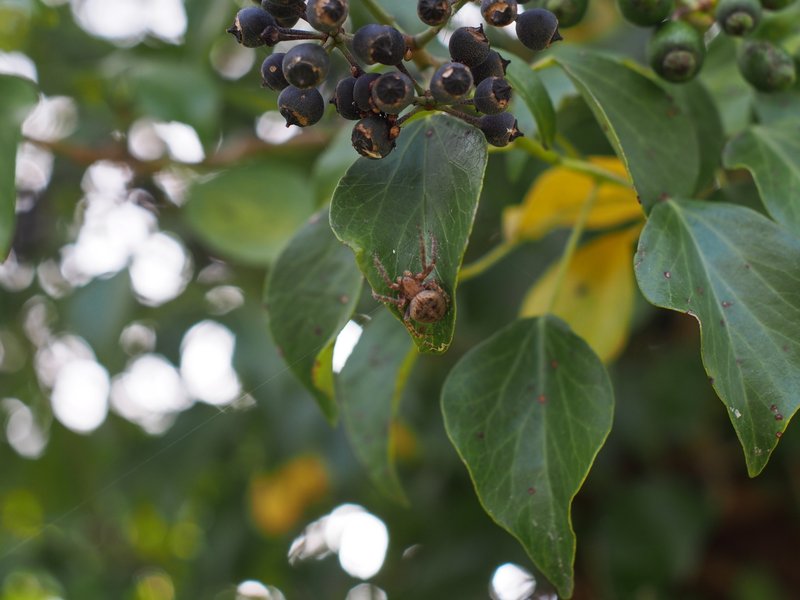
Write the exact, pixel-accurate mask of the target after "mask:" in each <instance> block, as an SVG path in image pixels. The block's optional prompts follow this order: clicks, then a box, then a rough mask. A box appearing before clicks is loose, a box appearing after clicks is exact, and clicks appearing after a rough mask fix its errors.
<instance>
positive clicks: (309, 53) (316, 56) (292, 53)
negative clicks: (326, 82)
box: [283, 43, 330, 89]
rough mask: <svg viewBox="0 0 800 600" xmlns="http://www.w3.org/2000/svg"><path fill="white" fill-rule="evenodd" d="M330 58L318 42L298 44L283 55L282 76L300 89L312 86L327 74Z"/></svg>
mask: <svg viewBox="0 0 800 600" xmlns="http://www.w3.org/2000/svg"><path fill="white" fill-rule="evenodd" d="M329 66H330V59H329V58H328V53H327V52H325V50H324V49H323V48H322V46H320V45H319V44H312V43H309V44H299V45H297V46H294V47H293V48H292V49H290V50H289V51H288V52H287V53H286V56H284V57H283V76H284V77H286V81H288V82H289V83H290V84H292V85H293V86H295V87H298V88H300V89H308V88H313V87H314V86H316V85H318V84H319V83H320V82H321V81H322V80H323V79H325V76H326V75H327V74H328V67H329Z"/></svg>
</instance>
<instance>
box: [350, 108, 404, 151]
mask: <svg viewBox="0 0 800 600" xmlns="http://www.w3.org/2000/svg"><path fill="white" fill-rule="evenodd" d="M350 140H351V141H352V143H353V148H355V149H356V152H358V153H359V154H360V155H361V156H365V157H367V158H372V159H379V158H385V157H386V156H387V155H388V154H389V153H390V152H391V151H392V150H393V149H394V139H393V138H392V135H391V128H390V127H389V123H388V122H387V121H386V119H383V118H381V117H378V116H371V117H365V118H363V119H361V120H360V121H359V122H358V123H356V124H355V127H353V135H352V137H351V138H350Z"/></svg>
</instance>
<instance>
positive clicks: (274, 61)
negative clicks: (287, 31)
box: [261, 52, 289, 91]
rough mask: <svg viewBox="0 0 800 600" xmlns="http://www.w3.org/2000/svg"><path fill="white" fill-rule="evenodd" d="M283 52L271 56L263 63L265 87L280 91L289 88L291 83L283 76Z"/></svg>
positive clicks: (262, 75) (262, 78) (262, 74)
mask: <svg viewBox="0 0 800 600" xmlns="http://www.w3.org/2000/svg"><path fill="white" fill-rule="evenodd" d="M284 56H286V55H285V54H284V53H283V52H276V53H275V54H270V55H269V56H267V58H265V59H264V62H263V63H261V81H262V84H263V87H266V88H269V89H271V90H275V91H280V90H282V89H284V88H286V87H289V82H288V81H286V78H285V77H284V76H283V57H284Z"/></svg>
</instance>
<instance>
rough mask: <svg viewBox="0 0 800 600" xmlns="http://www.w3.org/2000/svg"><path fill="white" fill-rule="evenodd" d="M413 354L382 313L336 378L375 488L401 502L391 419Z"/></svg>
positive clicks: (352, 434)
mask: <svg viewBox="0 0 800 600" xmlns="http://www.w3.org/2000/svg"><path fill="white" fill-rule="evenodd" d="M416 357H417V351H416V350H415V349H414V346H413V344H412V343H411V340H410V339H409V338H408V335H406V332H405V331H404V330H403V328H402V327H400V326H399V325H398V324H397V321H396V320H395V319H394V318H392V316H391V315H390V314H389V313H388V312H386V311H380V312H379V313H378V314H377V315H376V317H375V318H374V319H372V320H371V321H369V322H368V323H367V324H366V325H365V326H364V331H363V333H362V334H361V337H360V338H359V340H358V344H357V345H356V347H355V348H354V349H353V353H352V354H351V355H350V357H349V358H348V360H347V362H346V363H345V366H344V368H343V369H342V371H341V373H339V378H338V380H337V386H336V391H337V397H338V398H339V402H340V407H341V410H342V419H343V421H344V426H345V430H346V431H347V436H348V437H349V438H350V443H351V444H352V445H353V449H354V451H355V454H356V457H358V460H359V461H360V462H361V464H363V465H364V467H365V468H366V470H367V473H368V475H369V477H370V479H372V482H373V483H374V484H375V486H376V487H377V488H378V489H379V490H380V491H381V492H383V493H384V494H386V495H387V496H389V497H390V498H393V499H395V500H398V501H400V502H403V503H406V502H407V500H406V496H405V493H404V492H403V488H402V485H401V483H400V480H399V479H398V477H397V472H396V471H395V468H394V456H393V451H394V450H395V447H396V446H395V443H394V441H393V437H394V433H395V431H394V429H395V428H394V427H393V424H394V419H395V414H396V412H397V407H398V404H399V402H400V398H401V396H402V394H403V390H404V389H405V384H406V380H407V379H408V375H409V373H410V372H411V367H412V366H413V365H414V360H415V359H416Z"/></svg>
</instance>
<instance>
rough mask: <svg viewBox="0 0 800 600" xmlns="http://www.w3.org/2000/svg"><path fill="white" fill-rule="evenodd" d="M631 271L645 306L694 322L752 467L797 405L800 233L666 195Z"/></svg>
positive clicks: (741, 212)
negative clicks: (686, 316) (687, 316)
mask: <svg viewBox="0 0 800 600" xmlns="http://www.w3.org/2000/svg"><path fill="white" fill-rule="evenodd" d="M635 270H636V277H637V280H638V282H639V287H640V288H641V290H642V292H643V293H644V295H645V297H646V298H647V299H648V300H649V301H650V302H651V303H652V304H655V305H656V306H661V307H663V308H670V309H672V310H677V311H680V312H685V313H687V314H690V315H692V316H694V317H695V318H696V319H697V320H698V321H699V322H700V331H701V340H702V342H701V344H702V355H703V364H704V365H705V369H706V372H707V373H708V375H709V377H710V378H711V381H712V385H713V386H714V389H715V390H716V392H717V394H718V395H719V397H720V398H721V399H722V401H723V402H724V403H725V405H726V406H727V407H728V410H729V416H730V419H731V422H732V423H733V426H734V429H735V430H736V434H737V435H738V436H739V441H740V442H741V444H742V447H743V448H744V454H745V459H746V461H747V469H748V471H749V473H750V475H751V476H755V475H757V474H758V473H759V472H761V470H762V469H763V468H764V466H765V465H766V464H767V461H768V460H769V456H770V454H771V452H772V451H773V450H774V448H775V446H776V445H777V443H778V438H779V437H780V436H781V434H782V433H783V431H784V430H785V428H786V425H787V423H788V422H789V419H791V417H792V415H793V414H794V413H795V411H796V410H797V407H798V404H800V396H798V395H797V390H798V389H800V239H798V238H796V237H794V236H792V235H790V234H788V233H786V231H785V230H783V229H781V228H780V227H778V226H777V225H776V224H775V223H773V222H772V221H770V220H769V219H767V218H765V217H763V216H761V215H759V214H758V213H756V212H754V211H752V210H750V209H747V208H743V207H740V206H734V205H730V204H723V203H710V202H698V201H695V200H669V201H666V202H662V203H660V204H659V205H658V206H657V207H656V208H654V209H653V211H652V213H651V216H650V219H649V220H648V222H647V225H646V226H645V229H644V231H643V232H642V236H641V238H640V239H639V248H638V251H637V253H636V262H635Z"/></svg>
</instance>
